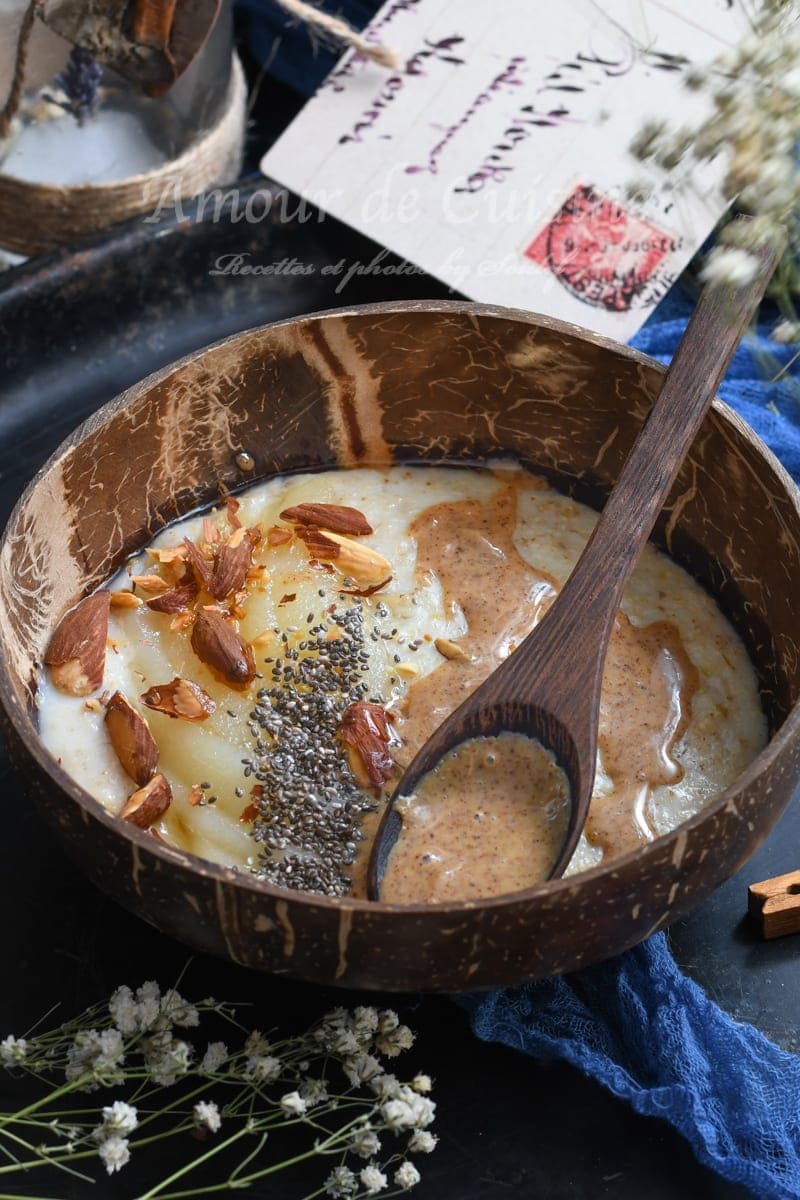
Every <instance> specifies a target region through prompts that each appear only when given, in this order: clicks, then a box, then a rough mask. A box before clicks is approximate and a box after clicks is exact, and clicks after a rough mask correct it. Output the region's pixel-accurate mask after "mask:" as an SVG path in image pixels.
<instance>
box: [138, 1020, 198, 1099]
mask: <svg viewBox="0 0 800 1200" xmlns="http://www.w3.org/2000/svg"><path fill="white" fill-rule="evenodd" d="M144 1055H145V1064H146V1066H147V1070H148V1071H149V1073H150V1078H151V1079H152V1080H153V1083H157V1084H159V1085H160V1086H161V1087H171V1086H172V1084H173V1083H176V1082H177V1080H178V1079H180V1078H181V1076H183V1075H185V1074H186V1072H187V1071H188V1070H189V1065H190V1063H191V1060H192V1047H191V1046H190V1045H189V1043H188V1042H184V1041H181V1040H180V1039H179V1038H174V1037H172V1035H171V1034H170V1032H169V1030H165V1031H162V1032H160V1033H156V1034H153V1036H152V1037H151V1038H149V1039H148V1043H147V1045H146V1046H145V1048H144Z"/></svg>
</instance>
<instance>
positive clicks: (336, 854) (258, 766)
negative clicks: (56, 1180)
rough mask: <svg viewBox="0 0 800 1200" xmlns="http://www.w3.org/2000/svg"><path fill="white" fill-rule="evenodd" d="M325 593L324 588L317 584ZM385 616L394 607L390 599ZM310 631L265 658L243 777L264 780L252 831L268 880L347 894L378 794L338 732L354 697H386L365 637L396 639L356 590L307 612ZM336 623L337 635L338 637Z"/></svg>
mask: <svg viewBox="0 0 800 1200" xmlns="http://www.w3.org/2000/svg"><path fill="white" fill-rule="evenodd" d="M319 595H320V597H322V598H323V599H325V597H326V593H325V591H324V589H321V590H320V592H319ZM376 612H377V614H378V615H379V616H388V610H387V609H386V608H385V606H384V605H381V604H379V605H378V606H377V607H376ZM306 625H307V626H308V629H307V631H306V630H304V631H303V633H302V635H300V640H299V641H296V642H295V639H294V638H290V635H291V634H298V632H299V631H298V630H297V628H294V629H293V628H292V627H291V626H289V628H288V631H287V632H284V633H282V632H281V631H280V629H277V628H276V629H275V630H274V632H275V633H276V634H277V635H279V636H280V639H281V642H282V646H283V652H282V655H281V657H278V658H267V659H265V660H263V661H264V662H265V664H266V666H267V667H269V668H270V674H271V677H272V683H271V686H268V687H262V688H261V689H260V690H259V691H258V693H257V696H256V704H255V707H254V708H253V709H252V711H251V712H250V714H249V715H250V724H249V728H250V733H251V735H252V736H253V738H254V740H255V747H254V753H253V755H252V757H250V758H245V759H242V764H243V767H244V774H245V776H246V777H247V778H248V779H250V778H253V779H255V780H256V782H257V783H259V784H261V786H262V788H263V794H262V795H261V796H260V798H257V799H256V801H255V803H256V806H257V808H258V812H259V815H258V817H257V819H256V821H255V824H254V828H253V837H254V838H255V840H256V841H257V842H258V843H260V844H261V846H262V847H263V849H262V852H261V854H260V856H259V865H258V866H257V867H256V868H254V873H255V874H256V875H257V876H258V877H259V878H260V879H264V880H266V881H267V882H269V883H273V884H276V885H278V886H280V887H287V888H295V889H298V890H303V891H311V892H323V893H325V894H327V895H329V896H342V895H345V894H346V893H347V892H348V891H349V890H350V885H351V877H350V874H349V871H348V868H349V867H350V866H351V865H352V863H353V861H354V859H355V857H356V852H357V849H358V845H359V842H361V841H363V840H364V835H363V834H362V832H361V819H362V814H363V813H365V812H368V811H373V812H374V811H375V809H376V808H377V802H376V801H375V800H372V799H370V797H369V796H367V795H366V794H365V793H364V792H363V791H362V790H361V789H360V788H359V786H358V784H357V783H356V781H355V778H354V776H353V773H352V771H351V769H350V766H349V764H348V762H347V759H346V757H345V753H344V748H343V746H342V742H341V738H340V734H339V731H340V726H341V719H342V713H343V712H344V710H345V709H346V708H347V706H348V705H349V704H352V703H353V702H354V701H356V700H369V701H371V702H372V703H375V704H384V703H385V700H384V698H383V697H381V696H369V695H368V692H369V687H370V685H369V682H368V681H367V679H366V678H365V675H366V673H367V669H368V665H369V657H370V656H369V651H368V650H367V648H366V641H367V638H369V639H370V640H371V641H373V642H378V641H380V640H382V639H386V638H390V637H392V636H393V634H395V633H396V632H397V631H396V630H393V631H392V634H384V633H383V632H382V631H381V629H380V627H379V626H378V625H372V627H371V628H369V627H368V626H366V625H365V620H364V606H363V602H362V600H361V599H360V597H358V596H354V597H352V603H351V604H349V605H348V606H347V607H346V608H345V609H344V610H343V611H340V612H337V611H334V612H326V613H325V615H324V617H323V618H315V615H314V614H313V613H309V614H308V617H307V618H306ZM331 630H334V631H338V636H335V637H334V638H330V633H331Z"/></svg>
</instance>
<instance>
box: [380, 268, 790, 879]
mask: <svg viewBox="0 0 800 1200" xmlns="http://www.w3.org/2000/svg"><path fill="white" fill-rule="evenodd" d="M759 257H760V261H761V267H760V270H759V274H758V276H757V278H756V279H754V280H753V281H752V282H751V283H749V284H747V285H746V286H744V287H741V288H738V289H735V290H734V289H731V290H730V291H726V292H720V291H715V292H712V291H710V289H706V291H704V292H703V294H702V295H701V296H700V299H699V301H698V303H697V307H696V308H695V311H694V313H693V315H692V319H691V320H690V322H689V325H688V327H687V329H686V332H685V333H684V335H683V338H682V339H681V342H680V344H679V346H678V348H677V350H676V351H675V355H674V357H673V359H672V364H671V366H670V368H669V370H668V371H667V374H666V376H665V378H664V382H663V384H662V387H661V391H660V392H659V394H658V397H657V399H656V400H655V402H654V404H653V407H652V410H651V412H650V414H649V415H648V417H647V419H646V420H645V423H644V425H643V426H642V429H641V432H640V433H639V436H638V438H637V439H636V442H635V443H634V445H633V447H632V449H631V451H630V453H629V455H628V458H627V459H626V461H625V464H624V466H623V468H622V471H621V473H620V476H619V479H618V480H617V483H616V486H615V487H614V489H613V491H612V492H611V495H610V496H609V498H608V501H607V502H606V505H605V508H604V509H603V512H602V514H601V516H600V518H599V520H598V522H597V525H596V526H595V529H594V532H593V533H592V535H591V537H590V538H589V541H588V543H587V545H586V547H585V549H584V551H583V554H582V555H581V557H580V558H579V560H578V562H577V564H576V566H575V568H574V570H573V572H572V574H571V575H570V577H569V579H568V580H567V582H566V583H565V585H564V587H563V588H562V590H561V592H560V593H559V595H558V597H557V599H556V600H555V602H554V603H553V605H552V606H551V608H550V609H549V610H548V612H547V614H546V615H545V617H544V618H543V620H542V621H541V622H540V624H539V625H537V626H536V628H535V629H533V630H532V631H531V633H529V634H528V636H527V637H526V638H525V640H524V641H523V642H521V644H520V645H519V647H518V648H517V650H516V651H515V652H514V653H513V654H511V655H509V657H508V658H507V659H505V661H504V662H502V663H501V664H500V666H499V667H497V668H496V670H494V671H493V672H492V674H491V675H490V676H489V677H488V679H486V680H485V681H484V682H483V683H482V684H481V686H480V687H479V688H477V689H476V691H474V692H473V693H472V695H471V696H469V697H468V699H467V700H465V701H464V703H463V704H461V705H460V706H459V708H457V709H456V710H455V712H453V713H452V714H451V715H450V716H449V717H448V718H447V719H446V720H445V721H444V722H443V723H442V724H441V725H440V726H439V728H438V729H437V730H436V731H435V732H434V733H433V734H432V736H431V737H430V738H429V739H428V741H427V742H426V743H425V745H424V746H423V747H422V748H421V750H420V751H419V753H418V754H417V756H416V757H415V758H414V760H413V761H412V763H411V765H410V766H409V768H408V770H407V771H406V772H405V774H404V775H403V777H402V778H401V780H400V782H399V784H398V785H397V787H396V788H395V791H394V793H393V795H392V796H391V798H390V800H389V802H388V805H387V808H386V811H385V813H384V816H383V819H382V821H381V824H380V826H379V828H378V833H377V836H376V839H375V842H374V845H373V847H372V852H371V856H370V862H369V870H368V875H367V887H368V895H369V896H370V898H371V899H373V900H376V899H378V898H379V896H380V889H381V884H382V881H383V876H384V874H385V871H386V867H387V864H388V860H389V856H390V854H391V852H392V849H393V847H394V845H395V843H396V841H397V839H398V837H399V836H400V834H401V832H402V825H403V819H402V816H401V814H400V812H399V811H398V809H397V808H396V803H397V801H398V800H399V799H400V797H402V796H410V795H412V794H413V792H414V791H415V790H416V788H417V785H418V784H419V781H420V780H421V778H422V777H423V776H424V775H427V774H428V773H429V772H430V771H431V770H433V768H434V767H435V766H436V765H437V763H438V762H439V761H440V759H441V758H443V757H444V755H445V754H447V753H448V751H450V750H452V749H453V748H454V747H455V746H457V745H460V744H461V743H462V742H466V741H468V740H469V739H470V738H475V737H491V736H493V735H495V734H498V733H502V732H511V733H523V734H526V735H527V736H529V737H531V738H535V739H536V740H537V741H539V742H540V743H541V744H542V745H543V746H544V747H545V748H546V749H548V750H551V751H552V752H553V754H554V755H555V757H556V760H557V761H558V763H559V765H560V766H561V767H562V768H563V770H564V772H565V774H566V776H567V779H568V781H569V785H570V814H569V821H568V825H567V834H566V839H565V841H564V844H563V846H562V848H561V851H560V853H559V855H558V858H557V860H556V862H555V865H554V866H553V869H552V871H551V872H550V875H549V876H548V878H558V876H559V875H561V874H563V872H564V870H565V868H566V866H567V863H568V862H569V860H570V859H571V858H572V855H573V853H574V851H575V847H576V845H577V842H578V838H579V837H580V834H581V830H582V829H583V826H584V824H585V822H586V817H587V813H588V811H589V801H590V799H591V795H592V788H593V786H594V774H595V762H596V758H597V726H598V717H599V708H600V687H601V684H602V680H603V666H604V663H605V658H606V652H607V650H608V643H609V639H610V637H611V633H612V630H613V627H614V618H615V616H616V613H617V610H618V608H619V604H620V600H621V598H622V592H623V590H624V587H625V584H626V582H627V580H628V577H629V576H630V574H631V572H632V570H633V568H634V566H635V565H636V562H637V560H638V558H639V555H640V553H641V551H642V548H643V546H644V544H645V542H646V541H647V539H648V537H649V535H650V532H651V530H652V528H653V525H654V524H655V520H656V517H657V516H658V514H659V512H660V510H661V508H662V506H663V505H664V502H665V501H666V499H667V496H668V495H669V491H670V488H671V487H672V484H673V482H674V480H675V477H676V475H677V474H678V471H679V469H680V466H681V463H682V462H683V459H684V457H685V455H686V454H687V453H688V450H689V448H690V446H691V444H692V442H693V440H694V437H695V434H696V433H697V431H698V429H699V427H700V425H701V424H702V421H703V418H704V417H705V415H706V412H707V411H708V408H709V407H710V405H711V401H712V399H713V397H714V395H715V393H716V391H717V388H718V386H719V384H720V382H721V381H722V378H723V376H724V374H725V371H726V369H727V367H728V364H729V363H730V360H731V358H732V357H733V354H734V352H735V350H736V347H737V346H738V344H739V342H740V340H741V337H742V335H743V333H744V331H745V329H746V327H747V325H748V322H749V321H750V318H751V317H752V315H753V313H754V311H755V309H756V308H757V306H758V303H759V301H760V299H761V297H762V296H763V294H764V289H765V288H766V285H767V282H768V280H769V278H770V276H771V274H772V272H773V270H774V269H775V265H776V262H777V259H778V254H777V253H773V252H772V251H765V252H764V253H762V254H761V255H759Z"/></svg>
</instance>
